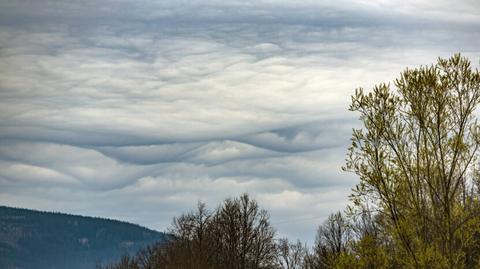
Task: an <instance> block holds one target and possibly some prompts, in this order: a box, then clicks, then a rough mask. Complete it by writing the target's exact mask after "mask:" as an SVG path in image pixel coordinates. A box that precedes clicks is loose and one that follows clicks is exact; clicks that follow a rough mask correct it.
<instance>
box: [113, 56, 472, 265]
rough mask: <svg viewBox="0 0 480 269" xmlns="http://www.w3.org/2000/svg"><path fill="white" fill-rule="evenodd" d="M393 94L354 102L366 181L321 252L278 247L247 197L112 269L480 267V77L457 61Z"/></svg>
mask: <svg viewBox="0 0 480 269" xmlns="http://www.w3.org/2000/svg"><path fill="white" fill-rule="evenodd" d="M394 86H395V87H391V86H390V84H380V85H378V86H376V87H375V88H374V89H373V90H372V91H371V92H369V93H365V92H364V91H363V89H357V91H356V93H355V95H354V96H352V104H351V106H350V110H351V111H355V112H357V113H359V115H360V121H361V123H362V127H363V128H361V129H354V130H353V135H352V139H351V142H352V144H351V146H350V147H349V149H348V155H347V160H346V165H345V167H344V168H343V169H344V170H346V171H350V172H354V173H355V174H357V175H358V176H359V178H360V182H359V184H358V185H357V186H356V187H355V188H354V189H353V191H352V195H351V201H352V205H351V206H349V207H348V208H347V209H346V210H345V213H340V212H339V213H335V214H332V215H331V216H330V217H329V218H328V219H327V220H326V221H325V223H323V224H322V225H321V226H320V227H319V229H318V232H317V238H316V243H315V246H314V247H313V249H312V250H308V249H307V248H306V247H305V246H304V245H303V244H302V243H300V242H298V243H290V242H289V241H288V240H286V239H280V240H278V239H275V233H274V229H273V227H271V226H270V223H269V221H268V214H267V213H266V212H265V211H262V210H259V209H258V205H257V203H256V202H255V201H252V200H251V199H250V198H249V197H248V196H247V195H244V196H241V197H240V198H236V199H227V200H225V201H224V202H223V204H222V205H221V206H220V207H219V208H218V209H217V210H215V211H214V212H213V213H211V212H210V211H208V210H206V209H205V206H204V205H203V204H199V206H198V208H197V210H196V211H195V212H191V213H188V214H185V215H182V216H181V217H179V218H175V219H174V222H173V225H172V229H171V233H172V238H171V240H169V241H168V243H166V244H163V245H156V246H151V247H149V248H147V249H145V250H143V251H141V252H139V253H138V254H137V256H134V257H128V256H125V257H124V258H123V259H122V260H120V261H119V262H117V263H116V264H112V265H110V266H108V267H107V268H109V269H120V268H142V269H146V268H158V269H167V268H184V269H189V268H212V269H213V268H230V269H237V268H238V269H256V268H287V269H293V268H306V269H312V268H315V269H322V268H339V269H340V268H480V204H479V203H480V200H479V198H480V170H479V165H478V162H479V158H478V157H479V151H478V148H479V146H480V125H478V123H477V119H476V117H475V113H476V112H478V111H477V106H478V104H479V102H480V74H479V72H478V70H476V69H474V68H472V67H471V64H470V62H469V60H468V59H466V58H464V57H461V56H460V55H458V54H457V55H454V56H453V57H451V58H450V59H441V58H440V59H439V60H438V62H437V63H436V64H434V65H431V66H422V67H420V68H417V69H407V70H405V71H404V72H403V73H402V74H401V76H400V78H398V79H397V80H395V81H394Z"/></svg>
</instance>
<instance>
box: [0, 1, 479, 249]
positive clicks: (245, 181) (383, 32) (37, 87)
mask: <svg viewBox="0 0 480 269" xmlns="http://www.w3.org/2000/svg"><path fill="white" fill-rule="evenodd" d="M479 42H480V2H478V1H476V0H464V1H446V0H438V1H426V0H419V1H413V0H407V1H400V0H392V1H388V0H353V1H347V0H338V1H313V0H312V1H298V0H286V1H273V0H259V1H253V0H250V1H248V0H244V1H220V0H218V1H215V0H205V1H199V0H191V1H173V0H165V1H153V0H138V1H114V0H106V1H88V0H87V1H73V0H72V1H66V0H64V1H61V0H58V1H45V0H30V1H22V0H19V1H7V0H0V204H3V205H9V206H16V207H25V208H33V209H40V210H48V211H60V212H67V213H73V214H82V215H89V216H101V217H108V218H115V219H121V220H126V221H130V222H134V223H138V224H141V225H144V226H146V227H149V228H153V229H157V230H160V231H164V230H166V228H167V227H169V225H170V224H171V221H172V218H173V217H174V216H178V215H179V214H181V213H183V212H186V211H188V210H191V209H192V208H194V207H195V205H196V203H197V201H203V202H205V203H206V204H207V206H209V207H210V208H212V209H213V208H215V207H216V206H217V205H218V204H219V203H220V202H221V201H222V200H223V199H225V198H228V197H234V196H238V195H240V194H242V193H245V192H246V193H249V194H250V195H251V196H252V197H253V198H254V199H256V200H257V201H258V203H259V204H260V206H261V207H262V208H264V209H267V210H268V211H269V212H270V215H271V222H272V225H274V226H275V227H276V229H277V234H278V236H279V237H280V236H281V237H283V236H286V237H289V238H290V239H293V240H295V239H297V238H298V239H301V240H303V241H306V242H309V243H311V242H313V241H314V236H315V230H316V229H317V227H318V225H319V224H321V223H322V221H323V220H324V219H325V218H326V217H327V216H328V215H329V214H330V213H333V212H335V211H338V210H343V209H344V208H345V206H346V205H347V204H348V195H349V193H350V190H351V188H353V187H354V186H355V184H356V183H357V182H358V181H359V179H358V178H357V177H356V176H355V175H354V174H351V173H347V172H343V171H342V170H341V167H342V165H343V164H344V160H345V157H346V152H347V147H348V146H349V143H350V142H349V139H350V137H351V131H352V128H358V127H360V123H359V121H358V115H357V114H355V113H353V112H349V111H348V106H349V104H350V100H351V99H350V98H351V95H352V94H353V93H354V92H355V89H356V88H358V87H363V88H365V89H366V90H369V89H371V88H372V87H373V86H374V85H376V84H379V83H383V82H387V83H388V82H392V81H393V80H394V79H395V78H396V77H398V76H399V74H400V72H401V71H402V70H404V69H405V68H407V67H408V68H414V67H418V66H420V65H429V64H432V63H434V62H435V61H436V60H437V58H438V57H449V56H451V55H452V54H454V53H457V52H460V53H462V54H463V55H464V56H467V57H469V58H470V60H471V61H472V63H473V64H474V65H476V66H478V63H479V60H480V53H479V52H480V46H479Z"/></svg>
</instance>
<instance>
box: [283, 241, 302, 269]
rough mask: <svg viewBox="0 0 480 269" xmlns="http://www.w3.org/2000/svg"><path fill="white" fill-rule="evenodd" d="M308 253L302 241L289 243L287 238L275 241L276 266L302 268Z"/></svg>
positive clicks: (287, 268)
mask: <svg viewBox="0 0 480 269" xmlns="http://www.w3.org/2000/svg"><path fill="white" fill-rule="evenodd" d="M307 254H308V250H307V247H306V246H305V245H304V244H302V242H300V241H297V242H296V243H291V242H290V241H288V239H287V238H282V239H279V240H278V242H277V266H278V267H279V268H281V269H303V268H304V267H305V259H306V256H307Z"/></svg>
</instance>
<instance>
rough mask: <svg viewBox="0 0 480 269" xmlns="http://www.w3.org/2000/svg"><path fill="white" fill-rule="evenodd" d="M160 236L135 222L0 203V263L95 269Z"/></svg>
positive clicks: (3, 265)
mask: <svg viewBox="0 0 480 269" xmlns="http://www.w3.org/2000/svg"><path fill="white" fill-rule="evenodd" d="M164 239H165V234H163V233H160V232H157V231H153V230H149V229H147V228H144V227H141V226H139V225H135V224H131V223H127V222H122V221H116V220H109V219H102V218H92V217H82V216H74V215H68V214H61V213H49V212H41V211H35V210H28V209H17V208H11V207H6V206H0V268H3V269H10V268H25V269H29V268H35V269H57V268H59V269H60V268H62V269H63V268H69V269H83V268H95V266H96V265H97V264H105V263H107V262H110V261H112V260H116V259H118V258H119V257H120V256H121V255H123V254H126V253H130V254H131V253H133V252H136V251H137V250H138V249H139V248H141V247H144V246H146V245H149V244H152V243H154V242H157V241H162V240H164Z"/></svg>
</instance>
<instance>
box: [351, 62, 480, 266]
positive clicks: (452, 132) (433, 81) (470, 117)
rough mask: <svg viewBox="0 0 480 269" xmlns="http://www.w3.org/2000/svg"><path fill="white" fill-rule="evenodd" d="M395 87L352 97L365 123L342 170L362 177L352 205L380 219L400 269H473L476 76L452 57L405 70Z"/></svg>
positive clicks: (477, 212) (479, 210)
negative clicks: (370, 211)
mask: <svg viewBox="0 0 480 269" xmlns="http://www.w3.org/2000/svg"><path fill="white" fill-rule="evenodd" d="M394 86H395V88H392V87H391V86H390V85H389V84H380V85H378V86H376V87H375V88H374V89H373V91H372V92H370V93H364V91H363V89H358V90H357V91H356V93H355V95H354V96H353V97H352V105H351V106H350V110H352V111H356V112H358V113H359V114H360V120H361V122H362V125H363V128H362V129H355V130H354V131H353V136H352V145H351V147H350V148H349V154H348V158H347V163H346V166H345V169H346V170H348V171H353V172H355V173H356V174H357V175H358V176H359V177H360V183H359V184H358V185H357V186H356V188H355V189H354V192H353V194H352V200H353V202H354V204H355V205H356V208H357V209H360V210H365V209H367V208H370V209H371V208H373V209H374V210H375V211H376V212H378V214H379V217H381V218H382V219H383V220H384V225H385V229H386V231H387V232H388V233H389V235H390V236H391V238H392V242H393V243H394V244H395V248H396V249H398V251H397V252H396V253H395V255H396V256H397V258H398V259H399V262H400V265H401V266H402V267H407V268H471V267H473V266H474V262H475V260H476V259H478V254H474V253H476V252H475V251H474V250H475V248H476V246H477V248H478V244H479V242H478V239H479V238H478V229H479V226H480V222H479V216H480V207H479V192H478V183H479V181H478V176H477V175H478V169H477V168H476V162H477V161H478V147H479V144H480V133H479V130H480V128H479V125H478V124H477V121H476V118H475V111H476V108H477V105H478V103H479V102H480V74H479V72H478V70H474V69H473V68H472V67H471V65H470V62H469V61H468V59H466V58H463V57H461V56H460V55H454V56H453V57H451V58H450V59H439V60H438V62H437V63H436V64H435V65H431V66H423V67H420V68H417V69H407V70H405V71H404V72H403V73H402V74H401V76H400V78H399V79H397V80H395V83H394ZM477 253H478V252H477ZM475 255H476V256H475Z"/></svg>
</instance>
